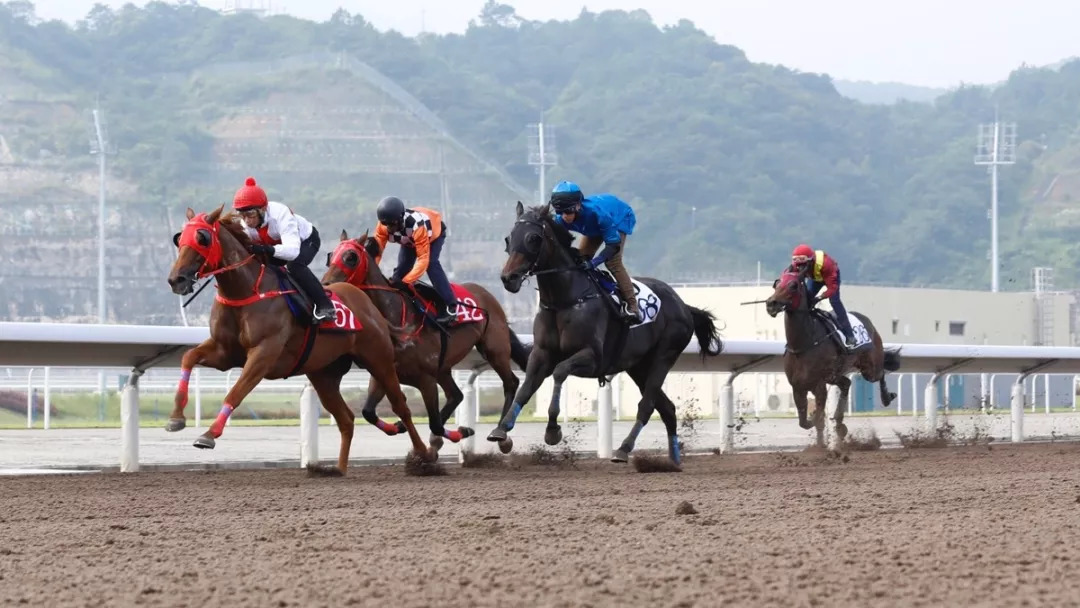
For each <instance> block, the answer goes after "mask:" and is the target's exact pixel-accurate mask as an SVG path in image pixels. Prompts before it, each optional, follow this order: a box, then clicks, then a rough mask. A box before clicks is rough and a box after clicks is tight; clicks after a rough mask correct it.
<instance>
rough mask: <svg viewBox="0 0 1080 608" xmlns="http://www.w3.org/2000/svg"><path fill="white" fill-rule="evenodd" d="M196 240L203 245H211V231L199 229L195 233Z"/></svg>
mask: <svg viewBox="0 0 1080 608" xmlns="http://www.w3.org/2000/svg"><path fill="white" fill-rule="evenodd" d="M195 241H196V242H197V243H199V245H200V246H202V247H209V246H210V232H209V231H207V230H199V231H197V232H196V233H195Z"/></svg>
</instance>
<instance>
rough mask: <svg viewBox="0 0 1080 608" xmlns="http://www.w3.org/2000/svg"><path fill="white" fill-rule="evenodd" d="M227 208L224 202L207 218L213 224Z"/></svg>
mask: <svg viewBox="0 0 1080 608" xmlns="http://www.w3.org/2000/svg"><path fill="white" fill-rule="evenodd" d="M224 210H225V203H222V204H221V206H220V207H218V208H217V209H214V210H213V211H211V212H210V215H208V216H206V220H207V221H208V222H209V223H211V224H213V223H214V222H216V221H218V218H220V217H221V212H222V211H224Z"/></svg>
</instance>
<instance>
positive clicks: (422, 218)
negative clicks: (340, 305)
mask: <svg viewBox="0 0 1080 608" xmlns="http://www.w3.org/2000/svg"><path fill="white" fill-rule="evenodd" d="M375 214H376V215H377V216H378V218H379V225H378V226H377V227H376V228H375V240H376V241H378V243H379V256H378V257H377V258H376V259H375V263H376V264H378V263H379V259H381V258H382V253H383V250H384V249H385V248H386V243H387V242H389V241H393V242H395V243H397V244H399V245H401V249H399V250H398V263H397V267H396V268H394V274H393V276H392V277H391V279H390V283H391V284H398V283H406V284H408V285H409V286H412V284H413V283H415V282H416V281H418V280H420V277H422V276H424V273H425V272H426V273H427V275H428V278H429V279H431V286H432V287H434V288H435V291H436V292H437V293H438V294H439V297H440V298H442V300H443V302H444V303H445V304H446V306H445V308H443V309H441V310H439V311H438V314H437V315H436V318H435V321H436V322H437V323H439V324H440V325H444V326H448V325H452V324H453V322H454V321H455V320H456V319H457V306H458V302H457V298H455V297H454V291H453V289H451V288H450V280H449V279H447V278H446V272H445V271H443V267H442V263H441V262H439V254H441V253H442V248H443V244H444V243H445V242H446V233H447V227H446V224H445V223H443V221H442V216H441V215H439V212H437V211H435V210H433V209H426V208H424V207H414V208H412V209H408V208H406V207H405V203H403V202H401V199H400V198H398V197H396V196H388V197H386V198H384V199H382V200H381V201H379V206H378V208H377V209H376V211H375Z"/></svg>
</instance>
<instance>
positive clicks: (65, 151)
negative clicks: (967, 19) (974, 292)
mask: <svg viewBox="0 0 1080 608" xmlns="http://www.w3.org/2000/svg"><path fill="white" fill-rule="evenodd" d="M326 51H331V52H334V53H341V54H342V55H343V56H346V55H347V56H349V57H355V58H357V59H359V60H361V61H363V62H365V63H367V64H368V65H370V66H372V67H374V68H375V69H377V70H379V71H380V72H381V73H382V74H384V75H385V76H387V77H389V78H391V79H393V80H394V81H395V82H396V83H397V84H398V85H400V86H401V87H403V88H404V89H405V90H406V91H408V92H409V93H411V94H412V95H413V96H415V97H416V98H418V99H419V100H420V101H422V102H423V103H424V104H425V105H426V106H427V107H428V108H430V109H431V110H432V111H433V112H434V113H435V114H436V115H437V116H438V117H439V118H441V119H442V121H444V122H445V123H446V125H448V127H449V129H450V130H451V131H452V132H453V134H454V135H455V136H456V137H457V138H458V139H459V140H460V141H462V142H464V143H465V144H467V145H468V146H471V147H472V148H473V149H474V150H476V151H477V152H478V153H479V154H480V155H481V156H483V157H485V158H487V159H489V160H490V161H492V162H494V163H495V164H497V165H499V166H500V167H502V168H503V169H505V170H506V171H507V172H508V173H509V174H511V175H512V176H514V177H515V178H516V179H517V181H518V182H520V183H523V184H533V183H534V182H535V176H534V173H533V168H532V167H530V166H528V165H527V163H526V135H527V134H526V130H525V125H526V124H527V123H530V122H535V121H537V119H539V118H540V117H541V116H543V117H544V121H545V123H547V124H549V125H550V126H552V127H553V128H554V130H555V131H556V133H557V137H558V155H559V166H558V167H557V168H556V169H554V170H552V171H550V172H549V175H550V176H551V178H550V180H549V181H553V180H557V179H572V180H575V181H577V182H579V183H581V184H582V186H583V187H584V188H585V189H586V190H588V191H610V192H613V193H616V194H618V195H619V196H622V197H624V198H626V199H627V200H629V201H631V202H632V203H633V204H634V206H635V209H636V211H637V213H638V218H639V221H638V228H637V231H636V232H635V235H634V237H633V239H632V241H631V244H630V249H629V252H630V258H631V262H632V269H633V270H634V271H635V272H639V273H648V274H652V275H654V276H659V277H664V278H671V279H675V278H679V277H688V276H708V275H710V274H715V275H724V276H734V275H742V276H752V274H753V270H754V267H755V263H756V262H757V261H759V260H760V261H762V262H763V264H764V265H765V268H766V269H768V270H769V272H773V271H775V269H777V268H778V267H779V266H780V265H781V264H783V263H784V261H785V258H786V255H787V254H788V253H789V252H790V250H791V248H792V247H793V246H794V245H795V244H797V243H798V242H801V241H807V242H809V243H811V244H812V245H814V246H816V247H823V248H825V249H828V250H829V251H830V252H831V253H833V254H835V255H836V256H837V257H838V258H839V260H840V262H841V265H842V268H843V272H844V278H845V280H847V281H849V282H852V281H857V282H887V283H897V284H930V283H933V284H939V285H941V284H943V285H951V286H956V287H985V286H987V285H988V284H989V270H988V264H987V262H986V252H987V251H988V249H989V233H990V230H989V222H988V221H987V208H988V206H989V179H988V176H987V175H986V171H985V168H982V167H976V166H974V165H973V163H972V157H973V155H974V151H975V139H976V129H977V125H978V124H979V123H980V122H985V121H988V120H992V119H993V116H994V111H995V107H996V108H997V109H998V111H999V113H1000V115H1001V116H1003V117H1004V118H1005V119H1007V120H1010V121H1015V122H1017V123H1018V125H1019V128H1018V130H1019V136H1020V144H1019V146H1018V160H1017V163H1016V165H1015V166H1012V167H1007V168H1004V169H1003V170H1002V172H1001V201H1002V202H1001V209H1002V224H1001V234H1002V240H1003V242H1002V247H1003V249H1002V262H1003V275H1002V277H1003V278H1002V281H1003V286H1004V287H1005V288H1007V289H1010V288H1017V289H1019V288H1026V287H1027V284H1028V279H1027V277H1028V274H1029V272H1030V268H1031V267H1032V266H1035V265H1038V266H1052V267H1054V268H1055V271H1056V275H1057V281H1058V284H1059V285H1062V284H1066V283H1068V284H1072V285H1075V284H1076V280H1077V277H1078V275H1077V271H1076V269H1075V265H1074V264H1073V260H1075V259H1077V253H1078V251H1077V249H1078V248H1077V245H1076V244H1075V243H1076V242H1078V241H1080V219H1078V217H1077V214H1076V213H1075V211H1074V208H1075V205H1074V199H1076V198H1077V197H1078V196H1080V139H1078V138H1080V130H1078V126H1080V61H1073V62H1071V63H1067V64H1065V65H1063V66H1061V67H1060V69H1058V70H1054V69H1030V68H1025V69H1022V70H1018V71H1016V72H1015V73H1013V74H1012V76H1011V77H1010V78H1009V80H1008V81H1007V82H1006V83H1004V84H1003V85H1002V86H1000V87H998V88H996V89H994V90H993V91H990V90H989V89H984V88H980V87H963V88H960V89H958V90H955V91H952V92H949V93H947V94H945V95H943V96H941V97H938V98H937V99H935V100H934V101H933V102H929V103H913V102H907V101H901V102H898V103H896V104H893V105H876V104H862V103H859V102H857V101H854V100H852V99H849V98H847V97H844V96H842V95H840V94H839V93H838V92H837V90H836V88H835V87H834V85H833V83H832V81H831V80H830V78H829V77H828V76H826V75H819V74H807V73H799V72H796V71H792V70H789V69H786V68H784V67H781V66H772V65H762V64H755V63H751V62H750V61H748V60H747V58H746V56H745V55H744V54H743V53H742V51H740V50H739V49H737V48H735V47H732V46H727V45H724V44H723V41H719V42H717V41H715V40H713V39H712V38H711V37H710V36H708V35H707V34H705V33H704V32H702V31H700V30H698V29H697V28H695V27H694V25H693V24H692V23H690V22H686V21H684V22H681V23H679V24H678V25H676V26H673V27H668V28H659V27H657V26H656V25H654V24H653V23H652V21H651V19H650V18H649V16H648V15H647V14H646V13H644V12H642V11H634V12H621V11H613V12H604V13H599V14H597V13H590V12H582V13H581V15H580V16H579V17H578V18H576V19H574V20H572V21H548V22H531V21H525V20H523V19H521V18H519V17H518V16H517V15H516V14H515V13H514V11H513V9H512V8H510V7H508V6H504V5H499V4H496V3H492V2H489V4H488V5H487V6H486V7H485V9H484V12H483V14H482V15H480V16H478V17H477V19H476V21H475V22H474V24H473V25H472V27H470V28H469V30H468V31H467V32H466V33H465V34H464V35H448V36H434V35H425V36H421V37H419V38H407V37H404V36H401V35H400V34H397V33H395V32H379V31H377V30H375V29H374V28H373V27H372V26H371V25H370V24H369V23H367V22H366V21H365V20H364V19H363V17H362V16H360V15H350V14H348V13H346V12H344V11H339V13H337V14H336V15H335V16H334V17H333V18H332V19H331V20H330V21H328V22H325V23H314V22H309V21H303V20H298V19H294V18H291V17H287V16H273V17H270V18H266V19H259V18H256V17H254V16H251V15H236V16H223V15H220V14H218V13H217V12H215V11H212V10H209V9H205V8H200V7H198V6H195V5H192V4H190V3H180V4H175V3H172V4H164V3H160V2H158V3H151V4H149V5H147V6H146V7H145V8H142V9H139V8H135V7H133V6H131V5H129V6H127V7H125V8H123V9H120V10H116V11H113V10H110V9H107V8H103V7H100V6H99V7H97V8H95V9H94V10H93V11H92V12H91V13H90V14H89V15H88V16H87V18H86V19H85V20H84V21H82V22H80V23H79V24H78V26H77V27H75V28H69V27H66V26H64V25H63V24H60V23H56V22H52V23H40V22H38V21H37V20H36V18H35V17H34V13H33V8H32V5H30V4H29V3H26V2H8V3H6V4H2V5H0V136H3V137H4V138H5V140H6V142H7V146H8V147H9V148H10V151H11V155H10V156H11V158H10V159H9V160H8V161H7V163H8V164H9V165H17V166H21V167H44V168H46V169H48V170H49V171H57V172H61V173H63V172H65V171H72V170H82V169H85V168H86V167H88V166H90V164H91V163H92V162H93V158H92V157H91V156H89V154H88V153H87V149H86V143H87V134H86V124H85V120H84V116H83V114H82V113H83V112H84V110H85V109H86V108H89V107H92V105H93V103H94V100H95V99H100V102H101V104H102V106H103V108H105V110H106V111H107V113H108V115H109V116H111V117H113V120H112V122H111V128H112V130H113V139H114V143H115V145H116V146H117V155H116V158H115V162H114V164H113V166H114V171H115V175H116V178H117V179H120V180H125V182H126V183H130V184H132V187H134V188H136V189H137V192H138V195H137V198H138V199H139V200H140V201H142V202H143V203H144V204H146V205H157V206H161V205H163V204H172V203H175V200H171V199H174V198H175V197H177V196H179V194H178V193H182V192H183V191H184V189H185V187H186V186H187V185H188V184H189V183H191V182H192V181H193V180H196V179H197V178H198V176H199V175H200V174H201V173H203V172H205V171H206V170H207V166H208V164H209V163H210V158H211V156H212V154H213V150H214V145H215V144H214V142H215V137H216V135H215V134H214V131H213V129H214V125H216V124H217V125H220V123H221V120H222V119H223V117H224V114H225V111H224V110H223V107H225V106H227V105H230V104H231V105H236V104H243V103H247V102H249V101H251V100H258V99H266V98H267V97H268V96H271V95H272V94H273V93H274V91H273V87H275V86H278V84H277V83H275V81H274V80H273V79H272V78H267V79H266V81H265V84H264V85H263V86H258V85H257V84H251V83H252V82H258V79H257V78H256V79H255V80H252V77H257V76H258V74H254V75H248V76H249V78H248V79H247V80H246V81H245V82H247V83H248V84H245V85H243V86H240V85H237V86H226V85H223V84H222V83H220V82H213V83H210V81H208V80H207V79H205V78H202V77H196V76H194V75H193V74H195V73H196V72H197V71H198V70H200V69H201V68H204V67H205V66H209V65H213V64H219V63H223V62H237V61H265V60H273V59H276V58H284V57H292V56H296V55H302V54H305V53H312V52H326ZM305 82H306V81H305ZM311 82H312V83H317V82H321V80H320V79H319V78H316V77H312V80H311ZM319 86H321V85H319ZM296 88H297V87H293V91H292V93H291V94H292V95H296V94H298V93H296ZM300 88H303V87H300ZM309 88H310V89H311V90H310V95H311V96H312V97H313V99H314V98H316V97H317V96H318V93H319V91H318V90H315V89H316V88H317V87H316V86H315V85H312V86H311V87H309ZM16 102H17V103H16ZM3 159H4V155H3V146H0V163H3V162H5V161H4V160H3ZM240 173H242V171H238V173H237V178H238V180H237V181H238V182H239V180H240V179H242V177H243V176H242V175H240ZM384 187H385V188H387V189H392V188H393V187H394V183H393V182H392V181H390V182H387V183H386V184H385V186H384ZM360 189H361V187H360V186H357V191H355V198H356V199H357V200H356V204H357V205H359V206H360V208H364V205H369V204H370V201H371V200H372V199H374V198H377V196H378V194H380V192H375V191H360ZM365 190H374V189H373V188H367V189H365ZM229 194H230V192H225V191H223V192H222V193H221V196H222V197H226V196H228V195H229ZM8 196H11V195H10V193H5V192H4V191H3V190H0V197H8ZM305 196H306V197H308V198H309V199H310V203H306V204H310V205H315V206H318V205H321V204H338V205H348V204H349V203H347V201H348V200H349V199H350V197H353V196H354V192H353V191H350V190H348V189H343V188H342V187H341V184H340V183H339V182H326V183H318V182H313V183H308V184H307V190H306V194H305ZM331 198H332V199H333V200H332V201H331V200H329V199H331ZM92 201H93V199H92V198H91V199H88V204H87V212H88V213H92V209H93V205H92ZM513 202H514V201H512V200H507V201H506V203H505V204H506V205H507V206H510V205H512V204H513ZM492 204H495V203H492ZM92 218H93V216H92V215H88V216H87V222H88V223H89V222H90V221H92ZM509 228H510V226H505V230H509ZM336 229H337V227H333V228H331V230H332V231H336Z"/></svg>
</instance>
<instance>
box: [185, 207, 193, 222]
mask: <svg viewBox="0 0 1080 608" xmlns="http://www.w3.org/2000/svg"><path fill="white" fill-rule="evenodd" d="M193 217H195V210H194V209H192V208H191V207H188V208H187V219H189V220H190V219H191V218H193Z"/></svg>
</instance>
